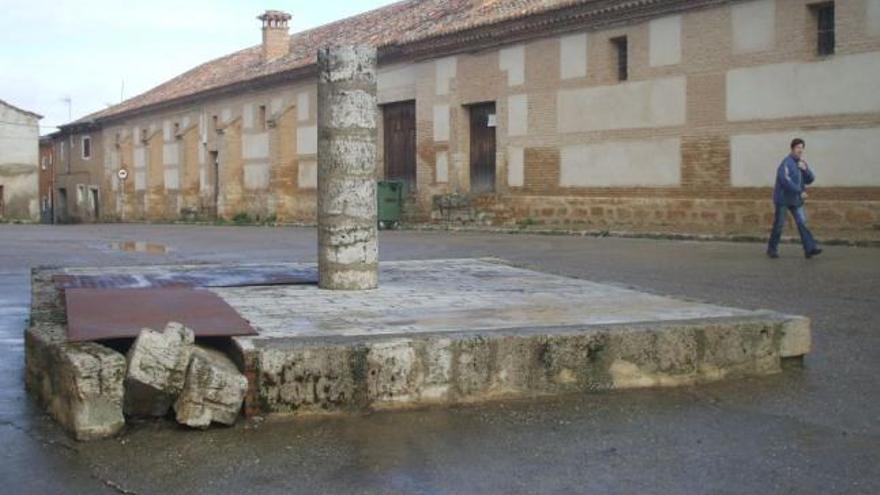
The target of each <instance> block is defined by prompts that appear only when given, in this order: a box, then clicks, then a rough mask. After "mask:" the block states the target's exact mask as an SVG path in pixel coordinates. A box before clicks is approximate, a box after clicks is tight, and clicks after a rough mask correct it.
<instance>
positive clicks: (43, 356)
mask: <svg viewBox="0 0 880 495" xmlns="http://www.w3.org/2000/svg"><path fill="white" fill-rule="evenodd" d="M66 340H67V338H66V334H65V331H64V327H63V326H62V325H60V324H57V323H51V322H39V323H37V324H35V325H33V326H32V327H31V328H29V329H28V331H27V333H26V336H25V342H26V349H27V352H26V369H27V371H26V383H27V388H28V390H29V391H30V392H31V393H32V394H34V395H35V396H36V398H37V400H38V401H39V402H40V403H41V404H42V405H43V406H44V407H45V408H46V410H47V411H48V412H49V414H50V415H51V416H52V417H53V418H55V420H56V421H58V423H59V424H60V425H61V426H62V427H63V428H64V429H65V430H67V431H68V432H69V433H70V434H71V436H73V437H74V438H76V439H77V440H94V439H99V438H105V437H109V436H112V435H115V434H116V433H118V432H119V431H120V430H121V429H122V427H123V426H125V418H124V416H123V415H122V397H123V380H124V377H125V357H124V356H123V355H122V354H121V353H119V352H116V351H114V350H113V349H110V348H109V347H105V346H103V345H100V344H96V343H93V342H86V343H73V344H69V343H67V341H66Z"/></svg>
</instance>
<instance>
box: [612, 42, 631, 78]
mask: <svg viewBox="0 0 880 495" xmlns="http://www.w3.org/2000/svg"><path fill="white" fill-rule="evenodd" d="M611 44H612V45H613V46H614V51H615V52H616V53H615V54H616V58H617V80H618V81H626V80H627V79H628V78H629V66H628V64H629V61H628V60H627V48H628V47H627V40H626V36H621V37H619V38H612V39H611Z"/></svg>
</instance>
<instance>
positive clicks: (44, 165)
mask: <svg viewBox="0 0 880 495" xmlns="http://www.w3.org/2000/svg"><path fill="white" fill-rule="evenodd" d="M40 167H41V168H42V169H43V170H46V169H47V168H49V157H48V156H46V155H43V163H42V164H41V165H40Z"/></svg>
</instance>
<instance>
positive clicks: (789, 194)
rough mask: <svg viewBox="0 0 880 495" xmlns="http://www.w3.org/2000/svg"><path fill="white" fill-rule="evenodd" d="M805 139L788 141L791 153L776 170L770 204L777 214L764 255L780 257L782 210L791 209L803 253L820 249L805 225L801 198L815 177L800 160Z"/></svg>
mask: <svg viewBox="0 0 880 495" xmlns="http://www.w3.org/2000/svg"><path fill="white" fill-rule="evenodd" d="M804 146H805V143H804V140H803V139H800V138H796V139H793V140H792V141H791V153H789V154H788V156H786V157H785V159H784V160H782V163H781V164H780V165H779V168H778V169H777V171H776V186H775V187H774V188H773V204H774V205H775V206H776V215H775V217H774V219H773V231H772V232H771V233H770V242H769V243H768V244H767V256H769V257H771V258H778V257H779V239H780V237H782V229H783V228H785V211H786V210H788V211H790V212H791V215H792V216H793V217H794V221H795V223H796V224H797V228H798V232H799V233H800V235H801V244H803V245H804V255H805V256H806V257H807V258H812V257H813V256H816V255H817V254H820V253H821V252H822V249H820V248H819V245H818V244H816V240H815V239H813V234H811V233H810V229H808V228H807V214H806V211H804V200H805V199H806V198H807V192H806V189H807V184H812V183H813V181H814V180H816V177H815V176H814V175H813V172H812V171H811V170H810V167H809V166H808V165H807V162H805V161H804V160H803V154H804Z"/></svg>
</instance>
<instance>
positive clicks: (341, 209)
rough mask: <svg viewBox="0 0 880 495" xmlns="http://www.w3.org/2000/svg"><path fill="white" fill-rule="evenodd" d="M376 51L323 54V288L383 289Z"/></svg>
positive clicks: (329, 49) (343, 50) (320, 169)
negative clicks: (378, 193) (380, 245)
mask: <svg viewBox="0 0 880 495" xmlns="http://www.w3.org/2000/svg"><path fill="white" fill-rule="evenodd" d="M377 109H378V107H377V101H376V49H375V48H373V47H369V46H333V47H326V48H321V49H320V50H318V285H319V286H320V287H321V288H323V289H335V290H365V289H375V288H376V287H377V286H378V285H379V253H378V251H379V249H378V239H377V237H378V233H377V227H376V221H377V218H376V158H377V153H376V143H377V140H378V135H377V132H376V119H377Z"/></svg>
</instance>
